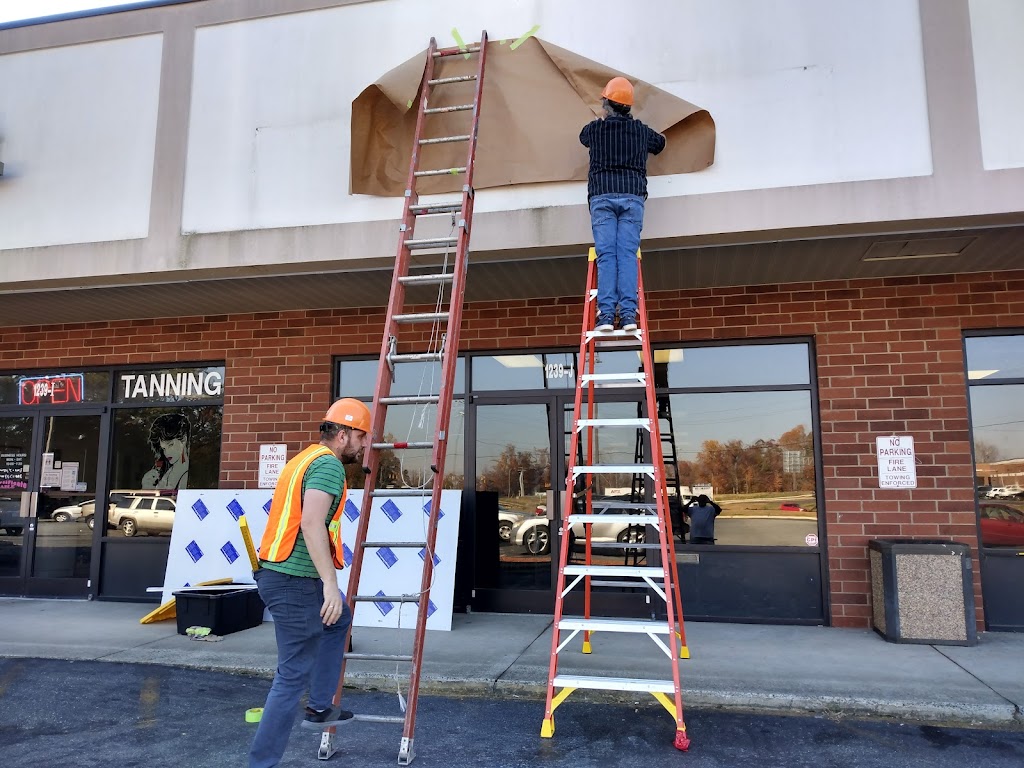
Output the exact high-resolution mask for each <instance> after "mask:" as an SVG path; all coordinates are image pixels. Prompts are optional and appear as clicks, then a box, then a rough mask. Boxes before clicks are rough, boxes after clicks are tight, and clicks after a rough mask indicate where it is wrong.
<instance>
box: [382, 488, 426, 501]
mask: <svg viewBox="0 0 1024 768" xmlns="http://www.w3.org/2000/svg"><path fill="white" fill-rule="evenodd" d="M432 493H433V491H432V490H431V489H430V488H374V489H373V490H372V491H370V496H372V497H373V498H375V499H378V498H379V499H398V498H407V497H409V496H422V497H423V498H425V499H429V498H430V496H431V494H432Z"/></svg>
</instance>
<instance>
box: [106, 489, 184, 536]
mask: <svg viewBox="0 0 1024 768" xmlns="http://www.w3.org/2000/svg"><path fill="white" fill-rule="evenodd" d="M174 509H175V504H174V499H169V498H167V497H166V496H135V495H132V494H111V495H110V506H109V507H108V508H107V523H108V525H109V526H110V527H111V528H120V529H121V533H123V534H124V535H125V536H136V535H138V534H140V533H149V534H161V533H165V534H166V533H170V532H171V528H172V527H173V526H174Z"/></svg>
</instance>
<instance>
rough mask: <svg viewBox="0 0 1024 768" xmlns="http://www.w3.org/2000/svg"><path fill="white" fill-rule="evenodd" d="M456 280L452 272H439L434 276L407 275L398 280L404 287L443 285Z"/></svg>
mask: <svg viewBox="0 0 1024 768" xmlns="http://www.w3.org/2000/svg"><path fill="white" fill-rule="evenodd" d="M454 279H455V275H454V274H453V273H452V272H437V273H435V274H433V275H406V276H405V277H400V278H398V282H400V283H401V284H402V285H442V284H443V283H450V282H451V281H452V280H454Z"/></svg>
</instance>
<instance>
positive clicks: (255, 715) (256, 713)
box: [245, 707, 263, 723]
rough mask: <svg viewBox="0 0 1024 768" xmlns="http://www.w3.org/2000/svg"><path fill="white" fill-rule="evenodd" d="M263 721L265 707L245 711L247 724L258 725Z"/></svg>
mask: <svg viewBox="0 0 1024 768" xmlns="http://www.w3.org/2000/svg"><path fill="white" fill-rule="evenodd" d="M261 719H263V707H255V708H253V709H247V710H245V722H247V723H258V722H259V721H260V720H261Z"/></svg>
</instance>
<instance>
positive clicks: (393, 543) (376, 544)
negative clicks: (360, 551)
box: [361, 541, 427, 549]
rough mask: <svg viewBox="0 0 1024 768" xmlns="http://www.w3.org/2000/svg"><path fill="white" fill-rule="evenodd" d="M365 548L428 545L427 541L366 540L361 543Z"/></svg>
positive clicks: (402, 547)
mask: <svg viewBox="0 0 1024 768" xmlns="http://www.w3.org/2000/svg"><path fill="white" fill-rule="evenodd" d="M361 546H362V547H364V548H365V549H381V548H383V547H387V548H388V549H423V548H424V547H425V546H427V542H425V541H364V542H363V543H362V545H361Z"/></svg>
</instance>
